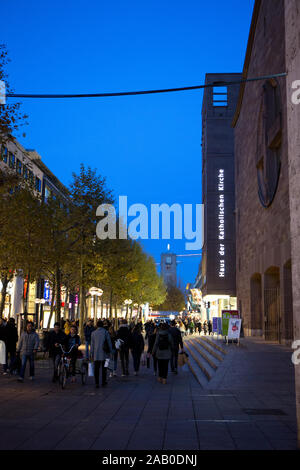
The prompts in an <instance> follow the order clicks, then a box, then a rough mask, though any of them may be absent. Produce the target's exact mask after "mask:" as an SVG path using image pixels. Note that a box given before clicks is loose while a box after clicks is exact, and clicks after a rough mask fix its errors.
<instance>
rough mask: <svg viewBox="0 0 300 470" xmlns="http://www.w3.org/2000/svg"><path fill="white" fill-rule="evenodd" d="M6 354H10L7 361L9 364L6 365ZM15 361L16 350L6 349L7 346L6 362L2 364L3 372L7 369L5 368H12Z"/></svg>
mask: <svg viewBox="0 0 300 470" xmlns="http://www.w3.org/2000/svg"><path fill="white" fill-rule="evenodd" d="M8 354H9V356H10V358H9V359H10V361H9V366H8ZM15 362H16V352H15V351H10V352H9V351H8V350H7V348H6V364H3V370H4V372H6V371H7V369H9V370H10V371H12V370H13V366H14V364H15Z"/></svg>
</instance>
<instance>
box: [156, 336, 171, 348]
mask: <svg viewBox="0 0 300 470" xmlns="http://www.w3.org/2000/svg"><path fill="white" fill-rule="evenodd" d="M158 349H159V350H160V351H163V350H166V349H169V335H168V334H167V335H159V337H158Z"/></svg>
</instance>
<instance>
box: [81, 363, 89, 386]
mask: <svg viewBox="0 0 300 470" xmlns="http://www.w3.org/2000/svg"><path fill="white" fill-rule="evenodd" d="M87 377H88V365H87V364H82V366H81V383H82V385H85V384H86V381H87Z"/></svg>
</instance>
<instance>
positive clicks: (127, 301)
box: [124, 299, 132, 320]
mask: <svg viewBox="0 0 300 470" xmlns="http://www.w3.org/2000/svg"><path fill="white" fill-rule="evenodd" d="M124 304H125V305H126V320H127V318H128V309H129V305H131V304H132V300H131V299H126V300H124Z"/></svg>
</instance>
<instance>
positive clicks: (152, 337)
mask: <svg viewBox="0 0 300 470" xmlns="http://www.w3.org/2000/svg"><path fill="white" fill-rule="evenodd" d="M157 331H158V328H157V327H155V328H154V330H153V331H152V333H149V336H148V351H147V354H148V355H150V354H151V355H152V357H153V370H154V375H157V357H156V355H155V354H152V353H153V347H154V344H155V340H156V334H157Z"/></svg>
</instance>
